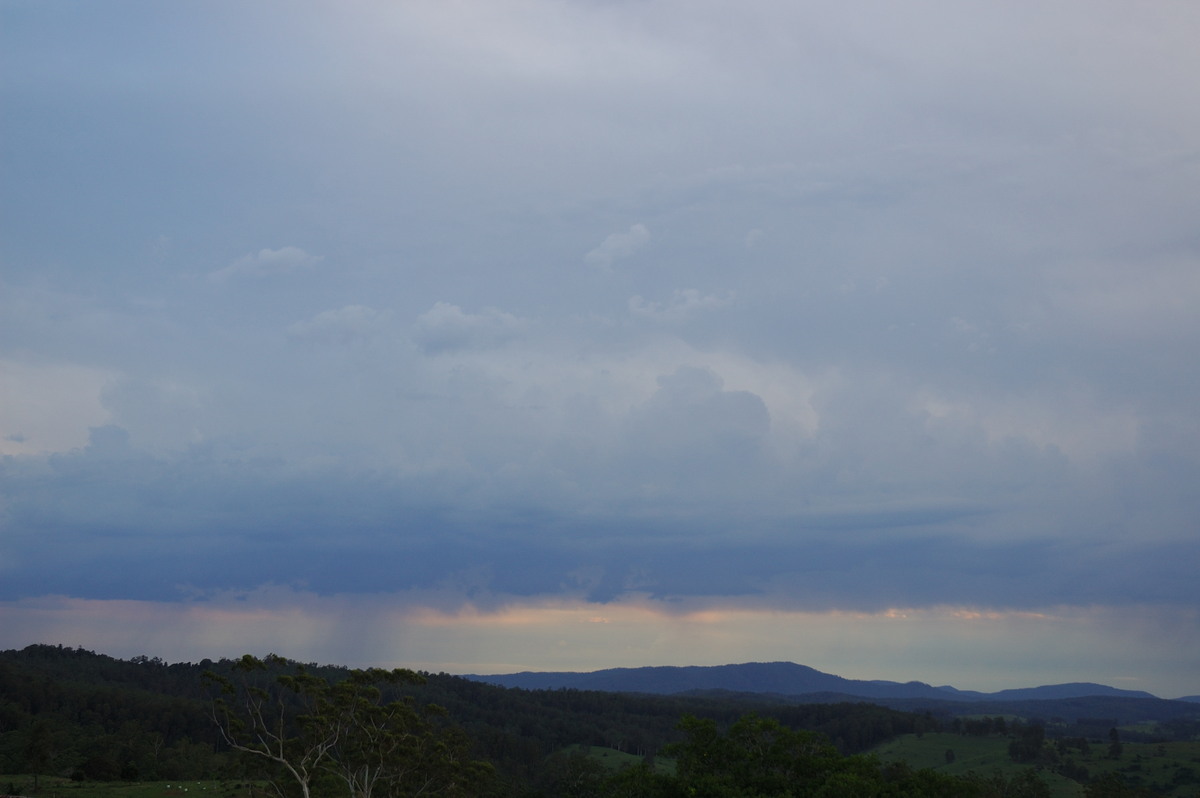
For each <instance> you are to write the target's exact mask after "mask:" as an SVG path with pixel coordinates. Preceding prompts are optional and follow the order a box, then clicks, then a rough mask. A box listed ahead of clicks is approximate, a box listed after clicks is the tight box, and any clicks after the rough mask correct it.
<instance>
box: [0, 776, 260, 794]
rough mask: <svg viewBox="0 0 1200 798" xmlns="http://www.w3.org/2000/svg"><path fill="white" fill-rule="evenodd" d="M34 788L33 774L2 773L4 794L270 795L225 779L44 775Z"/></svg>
mask: <svg viewBox="0 0 1200 798" xmlns="http://www.w3.org/2000/svg"><path fill="white" fill-rule="evenodd" d="M38 781H39V789H38V791H37V792H36V793H35V792H34V791H33V776H27V775H18V776H0V793H3V794H12V795H28V796H36V797H37V798H268V796H269V795H271V793H270V792H269V791H268V789H267V787H266V786H265V785H264V784H262V783H258V782H255V783H251V782H225V781H187V782H177V781H176V782H166V781H142V782H128V781H72V780H71V779H64V778H55V777H52V776H42V777H41V778H40V779H39V780H38Z"/></svg>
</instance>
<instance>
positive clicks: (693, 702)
mask: <svg viewBox="0 0 1200 798" xmlns="http://www.w3.org/2000/svg"><path fill="white" fill-rule="evenodd" d="M268 710H269V711H268ZM748 713H750V714H749V716H748ZM268 717H275V718H287V721H286V723H284V724H283V725H279V726H278V727H275V728H271V729H268V728H267V726H266V725H264V724H263V722H264V720H265V719H266V718H268ZM681 718H689V720H687V721H685V722H684V723H682V724H681V722H680V719H681ZM942 720H944V719H940V718H936V717H933V716H931V715H929V714H927V713H915V712H902V711H898V710H894V709H888V708H885V707H880V706H876V705H872V704H867V703H841V704H817V703H813V704H796V703H790V702H786V701H781V700H779V699H778V698H777V697H776V698H771V697H767V696H752V695H746V694H720V693H707V694H703V695H689V696H659V695H656V696H650V695H626V694H618V693H606V692H592V691H580V690H570V689H567V690H553V691H540V690H537V691H527V690H520V689H505V688H501V687H496V686H493V685H488V684H484V683H481V682H475V681H471V680H468V679H464V678H461V677H456V676H450V675H447V674H415V673H412V672H410V671H392V672H385V671H380V670H368V671H353V670H349V669H346V668H341V667H334V666H319V665H316V664H315V663H314V664H309V665H301V664H299V663H294V662H290V661H288V660H284V659H281V658H277V657H268V658H267V659H266V660H257V659H255V658H253V657H245V658H243V659H242V660H224V659H223V660H218V661H215V662H214V661H210V660H204V661H202V662H200V663H180V664H167V663H164V662H162V661H161V660H159V659H157V658H154V659H151V658H147V657H137V658H134V659H133V660H128V661H124V660H117V659H114V658H112V657H107V656H104V655H100V654H95V653H92V652H89V651H85V650H83V649H78V648H76V649H72V648H65V647H62V646H45V645H38V646H30V647H28V648H26V649H24V650H21V651H4V652H0V772H4V773H9V774H13V773H26V774H37V775H69V776H72V777H74V778H78V779H87V780H100V781H104V780H123V781H138V780H142V781H146V780H174V779H201V778H229V779H243V778H248V777H249V778H270V779H272V780H276V781H277V782H278V783H280V784H285V785H286V784H293V786H295V785H300V787H301V788H302V789H300V790H299V792H298V793H297V794H307V792H308V790H309V789H310V787H311V788H313V790H314V792H313V794H321V795H349V796H350V798H371V790H370V789H369V784H368V781H365V779H367V774H374V775H371V776H370V778H371V779H372V781H370V784H373V783H375V782H374V781H373V780H375V779H382V780H381V781H379V785H380V786H379V789H378V790H377V791H376V792H377V793H378V794H379V795H403V794H410V793H411V792H412V791H411V790H410V789H409V788H408V787H403V788H402V787H401V786H400V785H401V784H402V783H407V782H406V781H405V780H406V779H407V780H409V781H411V780H412V779H414V778H418V777H419V778H424V779H427V782H428V784H429V785H433V784H435V783H437V784H440V785H442V787H440V788H439V790H441V791H442V792H444V793H445V794H447V795H449V794H462V795H469V794H487V795H494V796H517V795H523V796H536V795H546V796H550V795H575V796H578V797H579V798H588V796H597V798H598V797H599V796H604V795H612V794H622V795H630V796H636V795H645V796H662V798H674V796H682V795H689V796H702V795H713V796H723V795H733V794H739V795H747V796H749V795H767V794H782V793H779V792H777V791H775V790H777V789H779V788H780V785H781V784H784V783H785V782H786V783H796V784H799V783H800V782H801V781H803V779H808V780H809V783H808V787H806V788H805V790H804V791H803V792H802V793H796V794H831V795H834V794H837V795H853V794H864V795H896V796H902V795H939V794H945V795H979V796H990V795H994V794H1004V795H1041V794H1042V793H1041V792H1040V782H1038V781H1037V779H1036V778H1033V777H1032V776H1030V777H1022V779H1023V780H1022V781H1020V782H1019V783H1018V782H1017V781H1010V782H1005V781H1004V779H1003V778H1002V777H999V776H995V777H993V779H992V781H991V782H988V781H987V780H982V779H977V778H973V779H966V780H963V779H953V778H950V777H946V776H941V775H938V774H935V773H932V772H930V771H913V770H911V769H908V768H906V767H904V766H903V765H894V764H893V765H886V766H885V765H882V764H880V763H879V762H878V761H876V760H874V759H873V758H870V757H863V756H860V755H859V753H860V752H862V751H865V750H866V749H868V748H870V747H872V746H874V745H876V744H878V743H880V742H883V741H885V740H887V739H890V738H893V737H895V736H897V735H901V734H909V733H917V734H921V733H923V732H930V731H936V730H938V729H939V728H942V727H943V723H942ZM256 724H257V725H256ZM956 725H957V728H955V729H954V730H955V731H958V732H959V733H961V734H967V735H988V734H1006V733H1007V734H1009V735H1011V736H1012V737H1013V744H1012V746H1011V747H1010V753H1011V754H1012V756H1013V759H1014V761H1019V762H1027V763H1031V764H1037V765H1039V766H1046V765H1051V766H1053V765H1052V764H1051V762H1050V761H1049V760H1048V759H1047V757H1048V756H1050V755H1051V754H1052V753H1053V750H1052V749H1051V748H1050V747H1049V746H1048V744H1047V741H1045V739H1044V737H1043V736H1042V730H1041V727H1040V725H1039V726H1036V727H1034V726H1026V727H1021V726H1020V725H1019V724H1014V723H1013V722H1012V721H1009V722H1006V721H1005V720H1004V719H1003V718H999V717H997V718H984V719H983V720H978V719H966V720H962V721H959V722H958V724H956ZM944 726H945V728H947V730H949V729H950V728H951V726H952V724H951V723H950V722H948V721H947V722H946V723H945V724H944ZM246 729H258V731H259V732H263V731H269V733H268V734H267V738H268V739H273V740H275V743H276V744H277V748H276V749H271V748H270V747H269V746H266V745H265V744H264V743H262V742H261V741H262V739H263V738H262V737H261V735H260V736H258V737H246V736H244V733H245V731H246ZM256 741H257V742H256ZM331 741H332V742H331ZM1076 744H1077V745H1078V744H1079V743H1076ZM1064 745H1065V744H1064ZM1064 745H1060V748H1062V752H1061V753H1067V751H1068V748H1066V747H1064ZM1082 745H1086V741H1084V742H1083V743H1082ZM570 746H583V747H587V746H593V747H603V748H605V749H613V750H616V751H621V752H625V753H627V754H630V755H632V756H633V757H634V758H635V759H634V760H633V761H641V762H642V763H643V764H642V765H641V766H639V767H636V768H632V769H628V770H626V771H623V772H621V773H619V774H612V773H608V772H606V771H603V769H601V768H599V767H598V765H597V763H596V762H595V761H594V760H589V758H588V757H586V756H584V755H582V754H580V753H578V749H576V753H574V754H568V753H565V749H568V748H569V747H570ZM697 746H701V748H703V746H707V748H705V749H704V750H705V751H708V753H703V751H700V749H699V748H697ZM698 751H700V753H698ZM739 751H740V753H739ZM767 751H769V752H772V753H771V754H770V756H772V757H774V759H772V760H771V761H770V762H767V761H766V760H762V761H760V760H758V759H755V757H762V756H765V755H766V754H765V753H764V752H767ZM305 752H308V753H305ZM714 752H720V755H719V756H717V755H716V754H715V753H714ZM300 754H303V755H304V756H311V757H315V758H314V759H313V761H312V762H310V763H309V764H310V765H312V767H311V768H310V770H311V772H308V771H305V774H304V775H303V778H299V777H297V776H296V773H295V772H293V769H292V761H291V760H292V759H294V758H295V757H297V756H299V755H300ZM664 756H666V757H670V758H672V759H675V760H676V761H678V763H679V769H678V771H677V772H675V773H664V772H662V771H661V770H655V769H654V768H653V767H652V766H651V765H652V763H653V762H654V761H655V760H656V759H659V760H661V759H662V758H663V757H664ZM414 762H419V763H421V767H419V768H415V769H413V768H410V767H409V764H411V763H414ZM314 763H316V764H319V765H320V767H319V768H317V767H316V764H314ZM401 765H403V767H401ZM335 766H336V767H335ZM306 767H308V766H307V765H306ZM759 767H764V768H767V769H768V770H770V771H771V772H774V773H776V776H777V778H776V780H775V781H770V780H769V779H768V780H766V781H762V780H760V781H761V783H758V782H755V784H757V786H754V784H751V783H750V782H748V781H746V779H745V778H744V776H745V774H746V773H748V772H750V771H752V770H755V769H756V768H759ZM389 768H390V770H389ZM402 771H403V772H402ZM389 773H390V774H392V775H388V776H387V777H386V778H384V777H383V776H384V774H389ZM802 776H803V778H801V777H802ZM339 779H340V781H339ZM388 779H390V781H388ZM996 779H999V781H996ZM364 784H366V785H368V788H364V787H363V786H362V785H364ZM989 784H990V786H989ZM339 785H340V786H339ZM290 789H291V788H285V789H284V793H285V794H291V793H290V791H289V790H290ZM35 790H36V784H35ZM422 790H423V792H422V794H427V795H432V794H434V793H435V792H436V790H434V789H433V788H432V787H427V788H422ZM822 791H824V792H822Z"/></svg>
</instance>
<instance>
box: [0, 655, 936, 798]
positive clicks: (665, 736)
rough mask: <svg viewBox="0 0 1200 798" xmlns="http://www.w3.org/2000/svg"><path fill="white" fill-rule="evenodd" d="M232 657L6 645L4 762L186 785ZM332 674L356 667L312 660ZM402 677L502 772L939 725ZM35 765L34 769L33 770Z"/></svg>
mask: <svg viewBox="0 0 1200 798" xmlns="http://www.w3.org/2000/svg"><path fill="white" fill-rule="evenodd" d="M234 665H235V663H234V662H233V661H231V660H219V661H210V660H204V661H202V662H199V663H177V664H167V663H165V662H163V661H161V660H159V659H157V658H147V657H136V658H134V659H133V660H118V659H114V658H112V657H108V656H105V655H101V654H95V653H93V652H90V651H86V650H83V649H78V648H69V647H63V646H48V645H35V646H29V647H28V648H25V649H23V650H21V651H5V652H0V770H3V771H4V772H7V773H20V772H33V771H35V770H39V769H41V770H42V771H43V772H45V773H64V774H75V775H77V776H79V777H81V778H88V779H118V778H121V779H126V780H132V779H143V780H145V779H182V778H197V777H200V776H202V775H205V774H211V773H213V772H214V771H215V770H217V769H219V768H220V767H229V765H228V760H229V758H228V757H223V756H222V753H223V751H224V750H226V749H225V747H224V746H223V744H222V743H221V740H220V739H219V736H218V734H217V730H216V728H215V727H214V725H213V721H212V718H211V717H210V712H209V708H210V707H209V699H210V695H209V693H208V692H206V690H205V687H204V685H203V683H202V679H201V675H202V674H203V673H204V672H205V671H210V670H211V671H213V672H216V673H219V674H224V675H229V674H230V673H231V672H232V669H233V667H234ZM308 670H309V672H310V673H312V674H314V675H316V676H319V677H320V678H323V679H327V680H329V681H337V680H339V679H343V678H345V677H346V675H347V674H348V673H349V671H347V669H345V668H340V667H332V666H317V665H315V664H314V665H310V666H308ZM424 676H425V683H424V684H422V685H420V686H415V685H393V686H390V687H389V688H388V695H387V697H389V698H391V697H395V696H397V695H403V694H407V695H411V696H418V695H419V698H420V701H421V702H423V703H432V704H436V705H440V706H441V707H444V708H445V709H446V711H447V714H448V716H449V717H450V718H453V719H454V721H455V722H456V723H457V724H458V725H459V726H460V727H461V728H462V729H463V730H464V731H465V733H466V734H467V736H468V737H469V738H470V740H471V744H472V747H473V754H474V755H475V756H478V757H480V758H484V759H487V760H488V761H491V762H494V763H496V765H497V768H498V770H499V771H500V772H501V773H503V774H504V775H505V777H506V778H509V779H511V780H513V781H514V782H517V781H529V780H532V779H533V778H534V777H535V776H536V775H537V774H538V773H539V772H540V768H541V766H542V765H543V762H544V760H545V759H546V758H547V757H548V756H550V755H551V754H553V753H554V752H556V751H558V750H560V749H562V748H564V747H566V746H568V745H572V744H585V745H594V746H603V747H608V748H614V749H616V750H619V751H624V752H627V753H631V754H636V755H639V756H648V757H652V756H654V755H655V754H656V753H658V752H659V751H660V749H661V748H662V747H663V746H664V745H666V744H668V743H671V742H675V741H678V740H679V739H680V733H679V732H678V730H677V729H676V728H675V727H676V725H677V724H678V721H679V719H680V718H681V717H682V716H683V715H685V714H692V715H696V716H699V717H706V718H712V719H714V720H715V721H716V722H718V723H720V724H722V725H728V724H730V723H732V722H733V721H734V720H736V719H737V718H738V717H739V716H740V715H742V714H743V713H745V712H747V711H750V710H753V711H756V712H758V713H759V714H761V715H763V716H765V717H773V718H775V719H777V720H779V721H780V722H781V723H783V724H784V725H786V726H789V727H792V728H803V729H808V730H812V731H817V732H820V733H822V734H825V735H826V736H828V737H829V739H830V740H833V741H834V742H835V744H836V745H837V746H838V748H839V749H840V750H842V751H843V752H844V753H853V752H857V751H861V750H865V749H866V748H868V747H870V746H872V745H874V744H876V743H878V742H881V741H883V740H886V739H888V738H890V737H893V736H895V735H897V734H904V733H909V732H913V731H920V730H922V729H923V728H926V727H928V726H929V724H930V723H932V721H931V720H930V719H929V718H927V717H926V716H923V715H919V714H915V713H908V712H899V711H896V710H890V709H886V708H883V707H878V706H874V705H871V704H866V703H859V704H834V705H828V704H811V705H800V706H795V705H784V704H777V703H771V702H769V701H767V700H766V699H763V700H762V702H761V703H760V704H753V703H748V702H747V699H746V697H745V696H741V695H739V696H725V697H722V696H700V697H686V698H685V697H671V696H638V695H623V694H617V693H603V692H592V691H580V690H556V691H526V690H510V689H504V688H500V687H495V686H492V685H488V684H483V683H480V682H475V681H471V680H468V679H464V678H461V677H457V676H450V675H447V674H424ZM35 766H36V767H35Z"/></svg>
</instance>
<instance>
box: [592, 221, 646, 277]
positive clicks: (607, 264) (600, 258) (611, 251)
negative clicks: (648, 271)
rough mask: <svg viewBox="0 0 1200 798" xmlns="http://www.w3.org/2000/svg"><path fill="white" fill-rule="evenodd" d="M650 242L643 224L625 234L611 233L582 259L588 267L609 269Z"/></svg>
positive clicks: (633, 226)
mask: <svg viewBox="0 0 1200 798" xmlns="http://www.w3.org/2000/svg"><path fill="white" fill-rule="evenodd" d="M649 241H650V231H649V230H648V229H647V228H646V226H645V225H644V224H635V225H632V226H631V227H630V228H629V230H628V231H627V232H624V233H613V234H612V235H610V236H608V237H607V238H605V239H604V241H602V242H601V243H600V246H598V247H596V248H595V249H593V250H592V251H591V252H589V253H588V254H587V255H585V256H584V257H583V260H584V262H585V263H587V264H588V265H589V266H595V267H597V268H599V269H610V268H612V265H613V263H615V262H616V261H619V260H624V259H625V258H628V257H631V256H632V255H633V254H634V253H636V252H637V251H638V250H640V249H641V248H642V247H644V246H646V244H647V243H648V242H649Z"/></svg>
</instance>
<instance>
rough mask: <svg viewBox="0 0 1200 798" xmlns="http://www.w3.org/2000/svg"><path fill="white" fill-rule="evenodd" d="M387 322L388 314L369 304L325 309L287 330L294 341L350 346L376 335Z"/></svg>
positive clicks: (290, 326)
mask: <svg viewBox="0 0 1200 798" xmlns="http://www.w3.org/2000/svg"><path fill="white" fill-rule="evenodd" d="M386 323H387V314H385V313H382V312H380V311H378V310H375V309H374V308H370V307H367V306H366V305H346V306H345V307H342V308H337V309H335V310H324V311H321V312H320V313H318V314H316V315H315V316H313V317H312V318H310V319H306V320H304V321H298V322H296V323H294V324H291V325H289V326H288V328H287V334H288V335H289V336H291V337H292V338H295V339H298V340H304V341H312V342H317V343H326V344H348V343H351V342H353V341H357V340H364V339H368V338H371V337H372V336H374V335H377V334H378V333H379V332H380V331H381V330H382V329H383V328H384V326H385V325H386Z"/></svg>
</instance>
